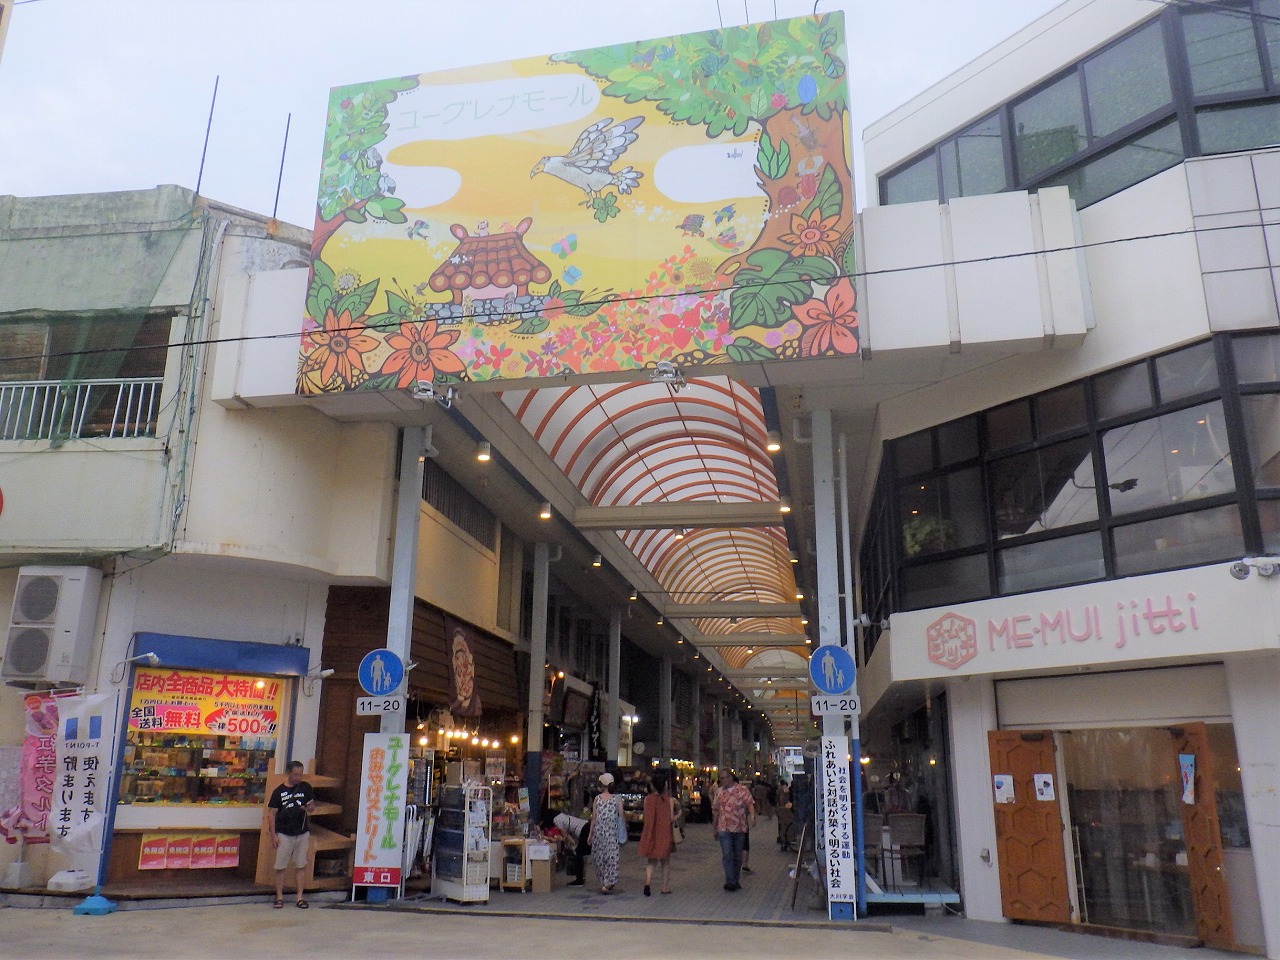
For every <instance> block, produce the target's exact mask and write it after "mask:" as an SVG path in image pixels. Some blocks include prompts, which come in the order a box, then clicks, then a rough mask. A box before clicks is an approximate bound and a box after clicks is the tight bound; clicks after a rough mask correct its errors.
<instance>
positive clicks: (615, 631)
mask: <svg viewBox="0 0 1280 960" xmlns="http://www.w3.org/2000/svg"><path fill="white" fill-rule="evenodd" d="M621 661H622V610H621V609H619V608H618V607H614V608H613V609H612V610H610V611H609V660H608V669H607V679H606V681H605V684H606V687H605V691H606V694H607V696H606V700H607V702H608V712H607V713H606V716H605V727H604V729H605V734H604V749H605V758H606V759H607V760H608V761H609V762H610V763H617V761H618V727H619V725H620V724H621V723H622V717H621V713H622V710H621V707H620V703H621V700H622V693H621V691H620V690H619V689H618V688H619V686H620V685H621V682H622V662H621Z"/></svg>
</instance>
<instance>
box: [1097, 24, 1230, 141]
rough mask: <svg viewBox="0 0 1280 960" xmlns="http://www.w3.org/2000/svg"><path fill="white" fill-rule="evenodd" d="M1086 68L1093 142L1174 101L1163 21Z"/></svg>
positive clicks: (1099, 56)
mask: <svg viewBox="0 0 1280 960" xmlns="http://www.w3.org/2000/svg"><path fill="white" fill-rule="evenodd" d="M1247 25H1248V24H1247V22H1246V26H1247ZM1082 69H1083V70H1084V86H1085V96H1086V97H1087V98H1088V100H1089V120H1090V121H1091V127H1092V130H1091V132H1092V135H1093V137H1094V139H1101V138H1103V137H1108V136H1110V135H1111V134H1113V133H1115V132H1116V131H1117V130H1121V129H1123V128H1124V127H1127V126H1129V124H1131V123H1135V122H1136V121H1138V120H1141V119H1142V118H1143V117H1145V116H1147V115H1148V114H1150V113H1154V112H1155V111H1156V110H1159V109H1160V108H1161V107H1164V106H1167V105H1168V104H1170V103H1171V102H1172V101H1173V92H1172V89H1171V88H1170V86H1169V61H1168V59H1167V58H1166V57H1165V53H1164V35H1163V32H1162V28H1161V24H1160V21H1159V20H1157V21H1155V22H1153V23H1151V24H1149V25H1147V26H1146V27H1143V28H1142V29H1141V30H1138V31H1137V32H1135V33H1133V34H1131V35H1130V36H1128V37H1126V38H1125V39H1124V40H1121V41H1120V42H1119V43H1117V44H1115V45H1114V46H1112V47H1110V48H1108V49H1106V50H1104V51H1102V53H1100V54H1098V55H1097V56H1096V57H1094V58H1092V59H1091V60H1088V61H1086V62H1085V63H1084V66H1083V68H1082Z"/></svg>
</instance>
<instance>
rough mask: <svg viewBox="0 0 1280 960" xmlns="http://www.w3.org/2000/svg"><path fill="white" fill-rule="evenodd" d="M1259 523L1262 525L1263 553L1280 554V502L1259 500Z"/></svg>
mask: <svg viewBox="0 0 1280 960" xmlns="http://www.w3.org/2000/svg"><path fill="white" fill-rule="evenodd" d="M1258 522H1259V523H1261V524H1262V552H1263V553H1267V554H1280V500H1259V501H1258Z"/></svg>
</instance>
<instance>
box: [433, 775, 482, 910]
mask: <svg viewBox="0 0 1280 960" xmlns="http://www.w3.org/2000/svg"><path fill="white" fill-rule="evenodd" d="M492 805H493V791H491V790H490V789H489V788H488V787H476V786H446V787H445V788H444V789H443V790H442V791H441V794H440V812H439V815H438V817H437V820H436V827H435V845H436V847H435V856H433V857H432V860H431V892H432V894H433V895H435V896H437V897H441V898H443V899H447V900H455V901H457V902H459V903H472V902H484V901H487V900H488V899H489V857H490V852H489V839H490V834H489V826H490V811H491V809H492Z"/></svg>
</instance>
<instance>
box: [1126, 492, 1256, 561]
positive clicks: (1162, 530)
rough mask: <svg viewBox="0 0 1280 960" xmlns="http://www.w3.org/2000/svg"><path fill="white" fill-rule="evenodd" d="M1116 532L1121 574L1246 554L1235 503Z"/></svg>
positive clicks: (1152, 521) (1149, 521)
mask: <svg viewBox="0 0 1280 960" xmlns="http://www.w3.org/2000/svg"><path fill="white" fill-rule="evenodd" d="M1112 535H1113V537H1114V539H1115V553H1116V575H1117V576H1121V577H1128V576H1132V575H1133V574H1136V573H1150V572H1151V571H1152V570H1168V569H1171V568H1173V567H1190V566H1194V565H1195V564H1200V563H1214V562H1216V561H1219V560H1230V559H1232V558H1236V559H1239V558H1240V557H1241V556H1243V555H1244V535H1243V534H1242V533H1241V531H1240V511H1239V509H1238V508H1237V507H1236V505H1235V504H1227V505H1226V506H1223V507H1214V508H1213V509H1212V510H1197V511H1196V512H1195V513H1179V514H1175V515H1174V516H1172V517H1161V518H1160V519H1159V520H1147V521H1145V522H1144V523H1133V524H1130V525H1128V526H1126V527H1116V528H1115V529H1114V530H1113V531H1112Z"/></svg>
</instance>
